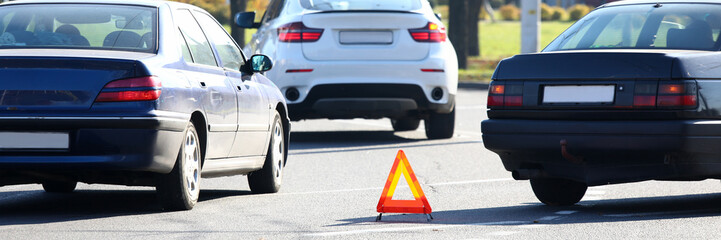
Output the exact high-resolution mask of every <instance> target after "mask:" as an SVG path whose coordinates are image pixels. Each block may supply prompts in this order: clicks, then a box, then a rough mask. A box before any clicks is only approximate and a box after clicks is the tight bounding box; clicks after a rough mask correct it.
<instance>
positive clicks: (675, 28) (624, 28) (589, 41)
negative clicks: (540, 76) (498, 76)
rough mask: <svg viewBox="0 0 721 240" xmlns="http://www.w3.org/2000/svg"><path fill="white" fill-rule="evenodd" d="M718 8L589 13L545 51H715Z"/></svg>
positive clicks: (720, 23)
mask: <svg viewBox="0 0 721 240" xmlns="http://www.w3.org/2000/svg"><path fill="white" fill-rule="evenodd" d="M719 32H721V5H717V4H693V3H678V4H672V3H669V4H638V5H626V6H615V7H607V8H601V9H598V10H596V11H593V12H591V13H590V14H588V15H587V16H585V17H584V18H582V19H581V20H579V21H578V22H576V23H575V24H573V26H571V27H570V28H569V29H568V30H566V31H565V32H564V33H563V34H561V35H560V36H559V37H558V38H556V39H555V40H553V42H551V43H550V44H549V45H548V46H547V47H546V49H544V50H543V51H544V52H548V51H559V50H582V49H691V50H718V49H719V48H720V47H721V46H720V45H721V42H719Z"/></svg>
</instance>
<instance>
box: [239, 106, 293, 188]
mask: <svg viewBox="0 0 721 240" xmlns="http://www.w3.org/2000/svg"><path fill="white" fill-rule="evenodd" d="M271 129H272V130H273V132H271V134H270V145H269V146H268V154H267V155H266V156H265V163H264V165H263V168H262V169H260V170H258V171H255V172H252V173H250V174H248V185H249V186H250V191H252V192H253V193H276V192H278V191H279V190H280V185H281V182H282V180H283V168H284V167H285V141H284V140H285V133H284V132H283V124H282V123H281V122H280V114H278V112H276V113H275V118H274V120H273V128H271Z"/></svg>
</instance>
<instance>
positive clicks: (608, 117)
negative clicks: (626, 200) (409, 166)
mask: <svg viewBox="0 0 721 240" xmlns="http://www.w3.org/2000/svg"><path fill="white" fill-rule="evenodd" d="M664 8H665V9H664ZM719 9H721V5H718V2H714V1H696V2H674V1H628V2H626V1H622V2H615V3H611V4H608V5H604V6H601V7H599V8H598V9H596V10H594V12H592V13H591V14H589V15H587V16H586V17H584V19H586V21H585V22H584V19H582V20H580V21H579V22H578V23H576V24H575V25H574V26H572V27H571V28H569V30H567V31H566V32H565V33H564V34H562V35H561V36H559V37H558V38H557V39H556V40H554V42H553V43H551V44H549V46H548V47H547V48H546V49H544V51H543V52H541V53H536V54H523V55H517V56H514V57H511V58H508V59H505V60H503V61H501V62H500V64H499V65H498V67H497V69H496V72H495V73H494V75H493V82H492V83H491V86H490V90H489V97H488V100H489V103H488V105H489V110H488V118H489V119H488V120H485V121H483V122H482V124H481V127H482V132H483V142H484V145H485V147H486V148H488V149H489V150H491V151H493V152H495V153H497V154H498V155H499V156H500V158H501V160H502V161H503V164H504V166H505V168H506V170H508V171H511V172H512V173H513V174H512V175H513V177H514V178H515V179H519V180H525V179H531V182H532V184H533V183H534V180H536V183H537V185H536V186H534V192H536V195H537V196H539V192H546V193H554V194H558V192H554V191H555V190H548V189H549V187H548V186H547V185H548V184H546V185H544V186H542V187H539V186H541V185H543V184H542V183H541V181H544V179H546V180H547V179H553V180H554V181H556V180H558V179H560V180H558V181H556V182H554V184H557V183H558V182H559V181H560V182H563V183H568V182H569V181H570V182H572V183H573V184H576V183H579V184H580V185H579V186H581V185H582V187H578V188H577V189H581V188H582V189H583V191H584V192H585V186H595V185H603V184H610V183H611V184H612V183H627V182H637V181H645V180H703V179H707V178H716V179H720V178H721V148H719V146H721V121H720V120H721V111H720V110H721V94H720V93H721V67H720V66H721V65H720V64H719V63H721V52H719V49H721V42H720V41H719V37H718V35H719V26H718V25H715V24H714V23H712V20H713V19H715V18H716V17H718V16H716V15H718V13H719V12H718V11H716V10H719ZM642 11H643V12H642ZM685 11H688V12H689V13H693V14H690V15H688V16H681V17H679V18H678V19H682V20H679V22H678V23H677V22H672V21H671V20H668V19H670V18H668V16H669V15H670V14H679V15H683V14H684V13H686V12H685ZM705 11H709V12H710V13H706V12H705ZM636 13H638V15H633V16H631V17H630V18H629V19H626V20H624V21H621V20H619V21H618V22H619V23H618V24H620V25H622V24H625V23H628V22H629V21H630V22H631V23H628V24H629V25H630V27H620V28H619V29H622V30H619V32H621V31H626V30H628V31H638V32H639V34H638V35H635V36H636V37H637V38H636V39H633V38H627V37H619V39H618V43H617V44H607V43H599V41H602V40H600V39H602V38H603V37H604V34H606V36H610V35H613V34H611V33H613V32H612V31H608V29H607V27H605V28H604V26H608V25H610V24H613V21H616V20H617V19H615V18H617V17H619V16H621V15H622V14H636ZM644 14H645V15H644ZM714 14H715V15H714ZM639 16H640V17H639ZM644 16H645V18H644ZM698 16H701V17H698ZM674 17H676V16H674ZM684 17H686V18H684ZM605 18H607V19H606V20H604V19H605ZM612 19H613V20H612ZM638 19H641V20H638ZM674 19H675V18H674ZM636 20H638V22H640V24H635V25H634V23H633V21H636ZM604 21H605V22H604ZM704 21H707V22H708V23H705V22H704ZM698 22H701V25H704V24H706V25H704V27H703V28H696V27H695V26H696V25H698V24H697V23H698ZM584 24H587V25H591V27H588V28H585V30H584ZM594 24H596V25H594ZM684 24H687V25H685V26H684ZM620 25H619V26H620ZM654 27H655V28H654ZM661 28H664V29H661ZM666 28H668V31H667V29H666ZM671 28H673V30H672V29H671ZM594 29H595V30H594ZM594 31H595V33H594ZM593 34H595V36H590V37H589V36H588V35H593ZM695 34H699V35H695ZM584 35H585V36H584ZM622 36H626V35H622ZM631 36H634V35H633V34H631ZM575 37H577V40H578V41H577V42H578V45H574V46H573V47H569V46H571V45H573V44H575V43H571V44H569V42H571V41H574V40H573V38H575ZM611 38H613V36H610V37H606V39H611ZM691 38H694V39H703V40H705V39H708V40H709V41H712V42H709V41H707V42H706V43H700V42H694V41H695V40H692V39H691ZM629 39H630V41H628V40H629ZM594 40H595V42H594ZM584 41H587V42H588V44H586V45H584V44H583V42H584ZM592 42H593V43H592ZM607 42H612V41H607ZM612 43H615V42H612ZM544 183H545V182H544ZM550 188H552V187H550ZM544 189H545V190H544ZM556 190H558V189H556ZM560 192H563V191H560ZM541 195H543V193H541ZM581 196H583V192H580V196H578V198H577V199H575V200H568V199H566V200H568V201H561V200H558V199H555V200H548V198H545V199H544V197H543V196H539V199H541V200H542V201H543V202H545V203H549V204H573V203H575V202H577V201H578V200H580V197H581ZM546 200H548V201H546ZM557 200H558V201H557Z"/></svg>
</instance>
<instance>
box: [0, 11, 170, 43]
mask: <svg viewBox="0 0 721 240" xmlns="http://www.w3.org/2000/svg"><path fill="white" fill-rule="evenodd" d="M0 26H2V27H1V29H0V48H83V49H110V50H123V51H140V52H155V51H156V46H155V45H156V42H157V41H156V40H155V39H156V36H157V34H156V32H157V31H156V29H157V9H156V8H151V7H140V6H126V5H110V4H103V5H99V4H53V6H52V7H48V6H47V4H22V5H17V6H5V7H2V8H0Z"/></svg>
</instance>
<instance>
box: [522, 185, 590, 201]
mask: <svg viewBox="0 0 721 240" xmlns="http://www.w3.org/2000/svg"><path fill="white" fill-rule="evenodd" d="M531 188H533V193H534V194H536V198H538V200H540V201H541V202H542V203H545V204H546V205H550V206H570V205H574V204H576V203H578V201H581V198H583V195H584V194H586V189H588V186H586V184H585V183H581V182H576V181H572V180H567V179H560V178H537V179H531Z"/></svg>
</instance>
